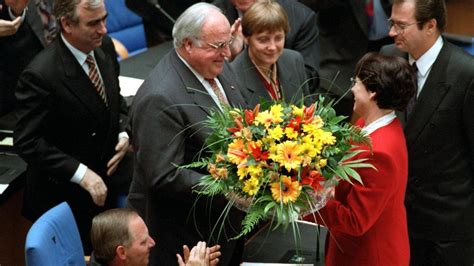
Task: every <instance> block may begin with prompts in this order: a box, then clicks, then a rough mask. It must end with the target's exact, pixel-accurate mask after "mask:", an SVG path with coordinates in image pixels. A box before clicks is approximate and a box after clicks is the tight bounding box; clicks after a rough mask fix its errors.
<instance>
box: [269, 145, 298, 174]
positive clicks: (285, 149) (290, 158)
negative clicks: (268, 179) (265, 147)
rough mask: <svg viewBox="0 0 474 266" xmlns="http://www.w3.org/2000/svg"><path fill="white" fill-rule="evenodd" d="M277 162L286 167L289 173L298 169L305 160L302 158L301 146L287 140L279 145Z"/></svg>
mask: <svg viewBox="0 0 474 266" xmlns="http://www.w3.org/2000/svg"><path fill="white" fill-rule="evenodd" d="M270 153H271V151H270ZM275 161H277V162H278V163H279V164H280V165H282V166H284V167H285V168H286V170H288V171H290V170H291V169H298V167H299V166H300V165H301V162H302V161H303V158H302V157H301V156H300V146H299V145H298V143H296V142H294V141H289V140H287V141H285V142H283V143H280V144H278V145H277V151H276V156H275Z"/></svg>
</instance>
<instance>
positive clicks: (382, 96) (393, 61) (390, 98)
mask: <svg viewBox="0 0 474 266" xmlns="http://www.w3.org/2000/svg"><path fill="white" fill-rule="evenodd" d="M355 73H356V77H358V78H359V79H360V80H361V81H362V84H364V86H365V87H366V89H367V90H368V91H370V92H375V101H376V102H377V106H378V107H379V108H381V109H394V110H398V111H402V110H404V109H405V108H406V106H407V104H408V101H409V100H410V98H411V97H413V95H414V94H415V92H416V87H417V81H416V73H415V71H414V70H413V69H412V68H411V66H410V64H409V63H408V62H407V60H405V59H403V58H401V57H395V56H388V55H382V54H379V53H374V52H372V53H367V54H365V55H364V56H363V57H362V58H361V59H360V60H359V62H357V65H356V68H355Z"/></svg>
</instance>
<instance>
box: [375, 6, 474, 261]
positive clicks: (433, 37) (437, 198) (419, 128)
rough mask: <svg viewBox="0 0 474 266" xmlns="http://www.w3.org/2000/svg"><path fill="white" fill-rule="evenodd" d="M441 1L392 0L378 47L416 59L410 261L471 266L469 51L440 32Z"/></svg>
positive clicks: (410, 125)
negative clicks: (384, 43) (384, 38)
mask: <svg viewBox="0 0 474 266" xmlns="http://www.w3.org/2000/svg"><path fill="white" fill-rule="evenodd" d="M445 23H446V5H445V2H444V0H395V1H394V4H393V7H392V15H391V18H390V25H391V29H390V36H392V37H394V39H395V45H392V46H389V47H384V48H383V49H382V52H384V53H389V54H399V55H401V56H403V57H405V58H407V59H408V60H409V62H410V63H411V64H412V65H415V64H416V68H415V69H417V70H416V71H417V76H418V93H417V94H416V98H414V99H413V100H412V104H411V106H410V104H409V107H407V110H406V111H405V112H404V113H401V114H399V116H400V118H401V120H402V122H403V123H404V125H405V135H406V141H407V146H408V157H409V176H408V185H407V191H406V199H405V205H406V210H407V219H408V229H409V236H410V252H411V265H461V266H462V265H465V266H468V265H469V266H472V265H473V257H474V245H473V244H474V226H473V224H474V119H473V117H474V58H473V57H472V56H471V55H468V54H467V53H466V52H464V51H463V50H461V49H460V48H459V47H455V46H454V45H452V44H450V43H448V42H447V41H446V40H445V39H443V38H442V37H441V32H442V31H443V29H444V26H445Z"/></svg>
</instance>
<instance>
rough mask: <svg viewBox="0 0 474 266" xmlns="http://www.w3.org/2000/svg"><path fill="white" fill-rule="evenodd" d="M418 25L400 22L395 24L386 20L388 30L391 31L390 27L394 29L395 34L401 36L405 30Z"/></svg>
mask: <svg viewBox="0 0 474 266" xmlns="http://www.w3.org/2000/svg"><path fill="white" fill-rule="evenodd" d="M415 24H419V22H418V21H417V22H413V23H402V22H395V21H393V20H391V19H389V20H388V30H391V29H392V27H393V28H394V29H395V32H396V33H397V34H402V33H403V31H405V29H406V28H408V27H409V26H411V25H415Z"/></svg>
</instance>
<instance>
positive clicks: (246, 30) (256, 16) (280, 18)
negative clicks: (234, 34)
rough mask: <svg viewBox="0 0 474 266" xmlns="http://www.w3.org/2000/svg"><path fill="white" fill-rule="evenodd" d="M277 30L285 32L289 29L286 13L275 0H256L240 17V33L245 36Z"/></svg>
mask: <svg viewBox="0 0 474 266" xmlns="http://www.w3.org/2000/svg"><path fill="white" fill-rule="evenodd" d="M278 30H283V31H284V32H285V34H287V33H288V32H289V31H290V25H289V23H288V15H287V14H286V12H285V10H284V9H283V7H282V6H281V5H280V4H278V3H277V2H274V1H271V0H266V1H257V2H256V3H255V4H253V5H252V6H251V7H250V8H249V9H248V10H247V11H246V12H245V14H244V16H243V17H242V33H243V34H244V36H246V37H249V36H251V35H252V34H254V33H260V32H264V31H269V32H275V31H278Z"/></svg>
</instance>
